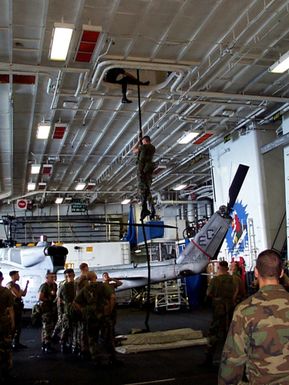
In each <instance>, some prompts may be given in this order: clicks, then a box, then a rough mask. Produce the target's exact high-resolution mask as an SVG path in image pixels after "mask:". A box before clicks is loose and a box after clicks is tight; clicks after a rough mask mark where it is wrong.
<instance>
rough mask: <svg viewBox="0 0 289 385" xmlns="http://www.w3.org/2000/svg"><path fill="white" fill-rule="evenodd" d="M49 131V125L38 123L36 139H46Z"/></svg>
mask: <svg viewBox="0 0 289 385" xmlns="http://www.w3.org/2000/svg"><path fill="white" fill-rule="evenodd" d="M49 131H50V123H39V124H38V128H37V134H36V138H37V139H47V138H48V136H49Z"/></svg>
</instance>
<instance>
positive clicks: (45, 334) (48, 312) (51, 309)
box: [39, 282, 57, 347]
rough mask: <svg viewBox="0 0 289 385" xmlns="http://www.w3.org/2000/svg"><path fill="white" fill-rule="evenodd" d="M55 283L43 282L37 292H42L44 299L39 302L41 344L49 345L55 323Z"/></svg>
mask: <svg viewBox="0 0 289 385" xmlns="http://www.w3.org/2000/svg"><path fill="white" fill-rule="evenodd" d="M56 292H57V284H56V283H55V282H54V283H53V284H52V285H49V284H48V283H47V282H45V283H43V284H42V285H41V286H40V288H39V293H43V295H44V298H45V301H42V302H41V311H42V334H41V337H42V346H43V347H45V346H49V345H50V343H51V338H52V334H53V330H54V328H55V324H56V321H57V304H56Z"/></svg>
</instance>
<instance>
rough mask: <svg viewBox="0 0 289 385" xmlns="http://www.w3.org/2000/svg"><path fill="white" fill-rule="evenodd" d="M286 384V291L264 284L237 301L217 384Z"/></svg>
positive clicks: (288, 366) (288, 374) (288, 314)
mask: <svg viewBox="0 0 289 385" xmlns="http://www.w3.org/2000/svg"><path fill="white" fill-rule="evenodd" d="M244 372H245V373H246V376H247V378H248V380H249V384H251V385H261V384H262V385H264V384H266V385H269V384H270V385H273V384H275V385H277V384H278V385H285V384H286V385H288V384H289V293H287V292H286V290H285V289H284V288H283V286H281V285H267V286H264V287H262V288H261V289H260V290H259V291H258V292H257V293H255V294H253V295H252V296H251V297H249V298H247V299H246V300H245V301H243V302H242V303H240V304H239V305H238V306H237V308H236V310H235V312H234V316H233V320H232V323H231V326H230V329H229V332H228V336H227V339H226V343H225V346H224V350H223V354H222V361H221V365H220V369H219V381H218V384H219V385H229V384H241V383H242V382H241V381H242V379H243V374H244Z"/></svg>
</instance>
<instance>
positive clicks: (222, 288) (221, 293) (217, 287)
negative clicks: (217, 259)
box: [207, 274, 237, 305]
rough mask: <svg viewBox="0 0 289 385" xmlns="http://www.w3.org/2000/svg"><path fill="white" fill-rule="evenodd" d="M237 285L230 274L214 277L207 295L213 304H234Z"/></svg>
mask: <svg viewBox="0 0 289 385" xmlns="http://www.w3.org/2000/svg"><path fill="white" fill-rule="evenodd" d="M236 291H237V284H236V283H235V281H234V280H233V278H232V276H231V275H230V274H222V275H218V276H216V277H214V278H213V279H212V280H211V282H210V284H209V287H208V290H207V295H208V296H210V297H212V299H213V304H215V305H216V304H217V303H218V302H221V303H223V302H229V303H232V304H233V302H234V295H235V293H236Z"/></svg>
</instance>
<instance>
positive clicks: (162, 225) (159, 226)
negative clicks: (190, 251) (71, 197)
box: [19, 218, 178, 229]
mask: <svg viewBox="0 0 289 385" xmlns="http://www.w3.org/2000/svg"><path fill="white" fill-rule="evenodd" d="M71 221H72V219H71V218H69V219H65V218H63V219H60V220H59V223H60V224H61V223H71ZM19 222H20V221H19ZM56 222H58V221H57V220H55V219H50V218H45V219H37V220H31V219H27V220H26V219H24V220H21V224H28V223H29V224H34V223H56ZM73 223H89V224H92V225H115V226H136V227H142V226H144V227H157V228H164V229H177V228H178V227H177V226H172V225H165V224H162V223H144V224H142V223H127V222H118V221H115V222H114V221H102V220H95V219H92V218H84V219H83V220H80V219H73Z"/></svg>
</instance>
